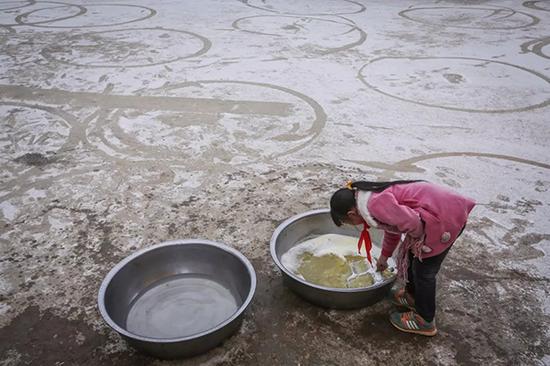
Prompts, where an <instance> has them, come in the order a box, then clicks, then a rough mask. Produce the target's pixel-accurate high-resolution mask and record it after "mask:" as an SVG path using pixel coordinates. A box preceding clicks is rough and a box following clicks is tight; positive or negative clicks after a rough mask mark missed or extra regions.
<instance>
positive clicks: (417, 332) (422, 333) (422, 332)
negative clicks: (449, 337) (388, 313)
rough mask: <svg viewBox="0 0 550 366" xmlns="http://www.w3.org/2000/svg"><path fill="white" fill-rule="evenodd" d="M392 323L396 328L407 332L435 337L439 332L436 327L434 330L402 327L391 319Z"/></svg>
mask: <svg viewBox="0 0 550 366" xmlns="http://www.w3.org/2000/svg"><path fill="white" fill-rule="evenodd" d="M390 323H391V325H393V326H394V327H395V328H397V329H399V330H400V331H402V332H406V333H413V334H419V335H423V336H426V337H433V336H434V335H436V334H437V328H434V330H431V331H422V330H413V329H405V328H401V327H400V326H398V325H397V324H395V323H394V322H392V321H390Z"/></svg>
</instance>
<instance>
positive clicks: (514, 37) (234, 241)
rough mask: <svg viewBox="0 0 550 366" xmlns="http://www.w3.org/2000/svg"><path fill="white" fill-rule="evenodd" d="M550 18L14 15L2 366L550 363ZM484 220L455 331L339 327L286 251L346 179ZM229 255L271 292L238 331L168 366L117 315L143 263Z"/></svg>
mask: <svg viewBox="0 0 550 366" xmlns="http://www.w3.org/2000/svg"><path fill="white" fill-rule="evenodd" d="M549 32H550V2H549V1H543V0H541V1H524V2H522V1H481V0H478V1H473V0H472V1H466V0H465V1H435V0H434V1H427V2H420V1H394V2H385V1H351V0H323V1H316V2H314V1H306V0H303V1H290V0H265V1H260V0H242V1H237V0H234V1H226V0H224V1H222V0H208V1H200V2H194V1H162V2H160V1H142V0H134V1H132V2H128V1H125V2H120V3H113V2H110V1H109V2H102V1H95V2H93V3H92V2H84V1H74V2H70V3H68V2H60V1H34V0H28V1H0V51H1V52H0V123H1V126H0V151H1V154H0V159H1V164H2V169H1V173H0V182H1V186H0V364H2V365H27V364H29V365H258V364H265V365H356V364H389V363H400V364H409V365H477V364H490V365H511V364H513V365H516V364H517V365H549V364H550V333H549V331H548V329H550V302H549V300H548V299H549V296H550V271H549V268H550V260H549V257H548V253H550V229H549V228H550V219H549V217H550V201H549V199H548V191H549V189H550V159H549V154H548V151H550V150H549V147H550V146H549V143H548V141H549V140H550V127H549V126H548V121H549V120H550V106H549V105H550V63H549V62H548V60H549V59H550V45H549V44H550V39H549V37H548V35H549ZM398 178H399V179H425V180H429V181H432V182H436V183H439V184H441V185H444V186H448V187H450V188H452V189H454V190H456V191H458V192H461V193H462V194H464V195H467V196H470V197H472V198H474V199H476V201H478V203H479V204H478V205H477V206H476V208H475V209H474V211H473V212H472V215H471V220H470V222H469V224H468V226H467V229H466V230H465V232H464V234H463V236H462V237H461V238H460V239H459V241H458V242H457V243H456V244H455V246H454V247H453V249H452V250H451V251H450V252H449V255H448V257H447V258H446V260H445V262H444V264H443V267H442V270H441V272H440V275H439V277H438V294H437V301H438V313H437V324H438V328H439V334H438V335H437V336H436V337H434V338H423V337H420V336H412V335H407V334H402V333H399V332H398V331H396V330H395V329H394V328H393V327H392V326H391V325H390V324H389V322H388V315H389V313H390V312H391V311H392V310H393V308H392V306H391V305H390V304H389V302H387V301H383V302H380V303H378V304H376V305H374V306H372V307H369V308H365V309H361V310H354V311H336V310H326V309H322V308H319V307H316V306H313V305H311V304H309V303H307V302H305V301H304V300H302V299H301V298H299V297H297V296H296V295H294V294H293V293H292V292H290V290H288V289H287V288H285V287H284V286H283V284H282V279H281V275H280V273H279V271H278V269H277V268H276V266H275V265H274V264H273V262H272V261H271V258H270V254H269V240H270V237H271V235H272V233H273V231H274V230H275V228H276V227H277V226H278V225H279V224H280V223H281V222H282V221H283V220H285V219H286V218H288V217H290V216H292V215H294V214H297V213H301V212H304V211H307V210H310V209H315V208H322V207H326V206H327V204H328V199H329V197H330V195H331V192H332V191H333V190H335V189H337V188H339V187H342V186H343V185H344V184H345V182H346V181H347V180H350V179H353V180H360V179H367V180H383V179H398ZM182 238H204V239H209V240H213V241H218V242H223V243H226V244H227V245H230V246H232V247H234V248H236V249H238V250H239V251H241V252H242V253H243V254H244V255H246V256H247V257H248V258H249V259H250V261H251V262H252V264H253V265H254V267H255V269H256V272H257V276H258V287H257V291H256V295H255V298H254V300H253V302H252V305H251V306H250V308H249V309H248V311H247V313H246V316H245V318H244V322H243V325H242V327H241V329H240V330H239V332H238V333H237V334H236V335H234V336H233V337H231V338H229V339H228V340H227V341H226V342H224V343H223V344H222V345H220V346H219V347H217V348H215V349H213V350H211V351H210V352H208V353H206V354H204V355H201V356H198V357H195V358H192V359H187V360H178V361H160V360H155V359H152V358H149V357H147V356H144V355H142V354H139V353H136V352H135V351H133V350H132V349H131V348H129V346H128V345H127V344H126V343H125V342H124V341H123V340H122V339H121V338H120V337H119V336H118V335H117V334H116V333H115V332H113V331H112V330H111V329H110V328H108V327H107V326H106V325H105V323H104V322H103V320H102V319H101V317H100V315H99V312H98V310H97V306H96V297H97V291H98V288H99V285H100V283H101V281H102V279H103V277H104V276H105V275H106V273H107V272H108V271H109V270H110V268H112V266H113V265H114V264H115V263H117V262H118V261H119V260H121V259H122V258H124V257H125V256H127V255H129V254H131V253H133V252H135V251H136V250H138V249H141V248H146V247H149V246H151V245H153V244H156V243H160V242H162V241H166V240H171V239H182Z"/></svg>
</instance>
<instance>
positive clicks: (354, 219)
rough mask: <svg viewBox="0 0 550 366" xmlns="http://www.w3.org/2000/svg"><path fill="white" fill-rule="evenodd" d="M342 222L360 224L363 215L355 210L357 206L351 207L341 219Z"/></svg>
mask: <svg viewBox="0 0 550 366" xmlns="http://www.w3.org/2000/svg"><path fill="white" fill-rule="evenodd" d="M343 222H344V224H348V225H360V224H362V223H363V217H361V215H360V214H359V212H358V211H357V208H353V209H351V210H349V211H348V214H347V216H346V218H345V219H344V220H343Z"/></svg>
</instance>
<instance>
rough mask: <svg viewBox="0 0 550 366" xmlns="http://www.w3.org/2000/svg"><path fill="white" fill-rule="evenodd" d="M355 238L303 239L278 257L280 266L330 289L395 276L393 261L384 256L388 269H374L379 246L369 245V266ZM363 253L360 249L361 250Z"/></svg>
mask: <svg viewBox="0 0 550 366" xmlns="http://www.w3.org/2000/svg"><path fill="white" fill-rule="evenodd" d="M357 241H358V238H356V237H353V236H347V235H339V234H325V235H321V236H317V237H314V238H310V239H307V240H305V241H303V242H301V243H300V244H298V245H296V246H294V247H293V248H291V249H290V250H289V251H288V252H286V253H284V254H283V255H282V257H281V262H282V264H283V266H284V267H285V268H286V269H288V270H289V271H291V272H292V273H294V274H295V275H296V276H298V277H300V278H302V279H303V280H305V281H307V282H309V283H312V284H315V285H320V286H325V287H332V288H364V287H369V286H373V285H375V284H378V283H380V282H383V281H384V280H386V279H389V278H392V277H393V276H395V274H394V273H393V268H392V267H394V266H395V263H394V262H393V260H392V259H391V258H388V269H386V270H385V271H383V272H377V271H376V259H374V258H378V256H379V255H380V249H379V248H377V247H375V246H373V247H372V249H371V255H372V257H373V265H374V267H373V266H372V265H371V264H370V263H369V262H368V260H367V258H366V257H364V256H362V255H360V254H359V253H358V252H357ZM363 253H364V252H363Z"/></svg>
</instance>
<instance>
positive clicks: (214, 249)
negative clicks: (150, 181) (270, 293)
mask: <svg viewBox="0 0 550 366" xmlns="http://www.w3.org/2000/svg"><path fill="white" fill-rule="evenodd" d="M255 289H256V274H255V272H254V268H253V267H252V265H251V264H250V262H249V261H248V260H247V259H246V258H245V257H244V256H243V255H242V254H241V253H239V252H238V251H237V250H235V249H233V248H230V247H228V246H226V245H223V244H219V243H214V242H211V241H206V240H175V241H168V242H164V243H161V244H159V245H155V246H152V247H150V248H147V249H144V250H141V251H139V252H137V253H135V254H133V255H131V256H129V257H127V258H126V259H124V260H122V261H121V262H120V263H118V264H117V265H116V266H115V267H114V268H113V269H112V270H111V271H110V272H109V273H108V274H107V276H106V277H105V279H104V280H103V283H102V284H101V287H100V289H99V294H98V305H99V310H100V312H101V315H102V316H103V318H104V319H105V321H106V322H107V324H108V325H109V326H110V327H111V328H113V329H114V330H116V331H117V332H118V333H120V335H121V336H122V337H123V338H125V339H126V340H127V341H128V342H129V343H130V344H131V345H133V346H134V347H136V348H137V349H139V350H142V351H144V352H146V353H148V354H150V355H153V356H155V357H159V358H179V357H187V356H192V355H196V354H199V353H203V352H205V351H207V350H208V349H210V348H213V347H215V346H216V345H218V344H219V343H221V342H222V341H223V340H224V339H225V338H226V337H228V336H230V335H231V334H232V333H233V332H235V331H236V330H237V329H238V327H239V325H240V323H241V318H242V315H243V312H244V310H245V309H246V307H247V306H248V305H249V304H250V302H251V300H252V297H253V295H254V291H255Z"/></svg>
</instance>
